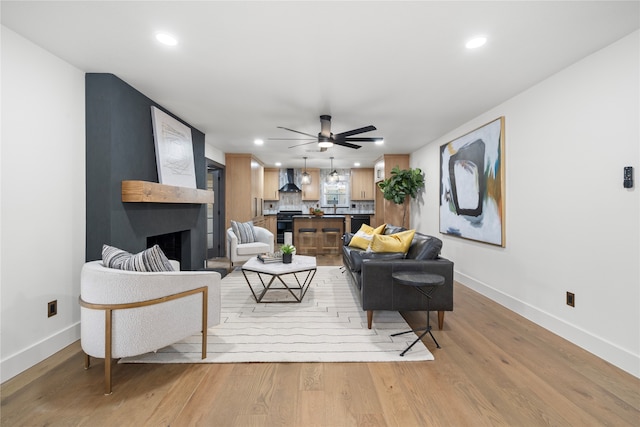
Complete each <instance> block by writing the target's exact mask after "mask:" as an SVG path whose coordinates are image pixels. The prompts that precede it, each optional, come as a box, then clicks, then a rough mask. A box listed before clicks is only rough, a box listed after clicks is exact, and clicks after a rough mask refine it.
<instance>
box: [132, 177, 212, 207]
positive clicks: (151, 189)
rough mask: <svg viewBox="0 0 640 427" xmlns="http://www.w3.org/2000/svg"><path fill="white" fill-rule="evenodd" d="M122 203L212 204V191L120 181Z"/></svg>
mask: <svg viewBox="0 0 640 427" xmlns="http://www.w3.org/2000/svg"><path fill="white" fill-rule="evenodd" d="M122 201H123V202H128V203H132V202H133V203H135V202H145V203H213V191H211V190H200V189H197V188H187V187H175V186H173V185H164V184H158V183H157V182H149V181H122Z"/></svg>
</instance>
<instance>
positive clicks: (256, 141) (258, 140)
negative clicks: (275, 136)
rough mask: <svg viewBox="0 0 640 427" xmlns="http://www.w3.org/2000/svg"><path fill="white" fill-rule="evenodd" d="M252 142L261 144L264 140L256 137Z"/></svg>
mask: <svg viewBox="0 0 640 427" xmlns="http://www.w3.org/2000/svg"><path fill="white" fill-rule="evenodd" d="M253 143H254V144H256V145H262V144H264V141H263V140H261V139H256V140H255V141H253Z"/></svg>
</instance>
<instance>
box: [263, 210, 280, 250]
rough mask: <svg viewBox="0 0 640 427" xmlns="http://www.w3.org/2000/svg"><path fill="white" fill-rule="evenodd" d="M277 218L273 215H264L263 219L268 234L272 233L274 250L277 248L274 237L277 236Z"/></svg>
mask: <svg viewBox="0 0 640 427" xmlns="http://www.w3.org/2000/svg"><path fill="white" fill-rule="evenodd" d="M276 218H277V217H276V216H275V215H265V216H264V219H265V228H266V229H267V230H269V231H270V232H272V233H273V244H274V248H275V247H278V245H277V243H276V240H277V238H276V236H277V235H278V225H277V224H278V222H277V219H276Z"/></svg>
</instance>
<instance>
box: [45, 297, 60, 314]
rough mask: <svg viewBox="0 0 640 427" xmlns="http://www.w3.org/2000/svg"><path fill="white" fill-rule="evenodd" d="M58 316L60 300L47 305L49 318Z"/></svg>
mask: <svg viewBox="0 0 640 427" xmlns="http://www.w3.org/2000/svg"><path fill="white" fill-rule="evenodd" d="M56 314H58V300H54V301H51V302H50V303H48V304H47V317H51V316H55V315H56Z"/></svg>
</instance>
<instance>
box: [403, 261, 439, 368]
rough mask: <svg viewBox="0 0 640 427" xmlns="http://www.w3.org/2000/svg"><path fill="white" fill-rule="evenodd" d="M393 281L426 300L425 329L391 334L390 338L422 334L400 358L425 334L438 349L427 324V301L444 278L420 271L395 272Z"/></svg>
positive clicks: (429, 325)
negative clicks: (412, 290) (415, 333)
mask: <svg viewBox="0 0 640 427" xmlns="http://www.w3.org/2000/svg"><path fill="white" fill-rule="evenodd" d="M391 277H392V278H393V280H394V281H395V282H396V283H398V284H399V285H404V286H412V287H413V288H414V289H415V290H416V291H418V292H420V293H421V294H422V295H423V296H425V297H426V298H427V326H426V327H425V328H419V329H412V330H410V331H404V332H398V333H397V334H392V335H391V336H392V337H395V336H397V335H403V334H408V333H409V332H420V331H424V332H422V334H421V335H420V336H419V337H418V338H417V339H416V340H415V341H414V342H412V343H411V345H410V346H409V347H407V348H406V349H405V350H404V351H403V352H402V353H400V356H404V354H405V353H406V352H407V351H409V350H410V349H411V347H413V346H414V344H415V343H417V342H418V341H420V340H421V339H422V337H424V336H425V335H426V334H427V333H428V334H429V335H431V338H432V339H433V342H435V343H436V347H437V348H440V344H438V341H436V338H435V337H434V336H433V334H432V333H431V324H430V323H429V301H431V295H432V294H433V292H434V291H435V290H436V289H437V288H438V286H442V285H444V277H442V276H440V275H439V274H430V273H422V272H420V271H412V272H410V271H405V272H397V273H393V274H392V275H391Z"/></svg>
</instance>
